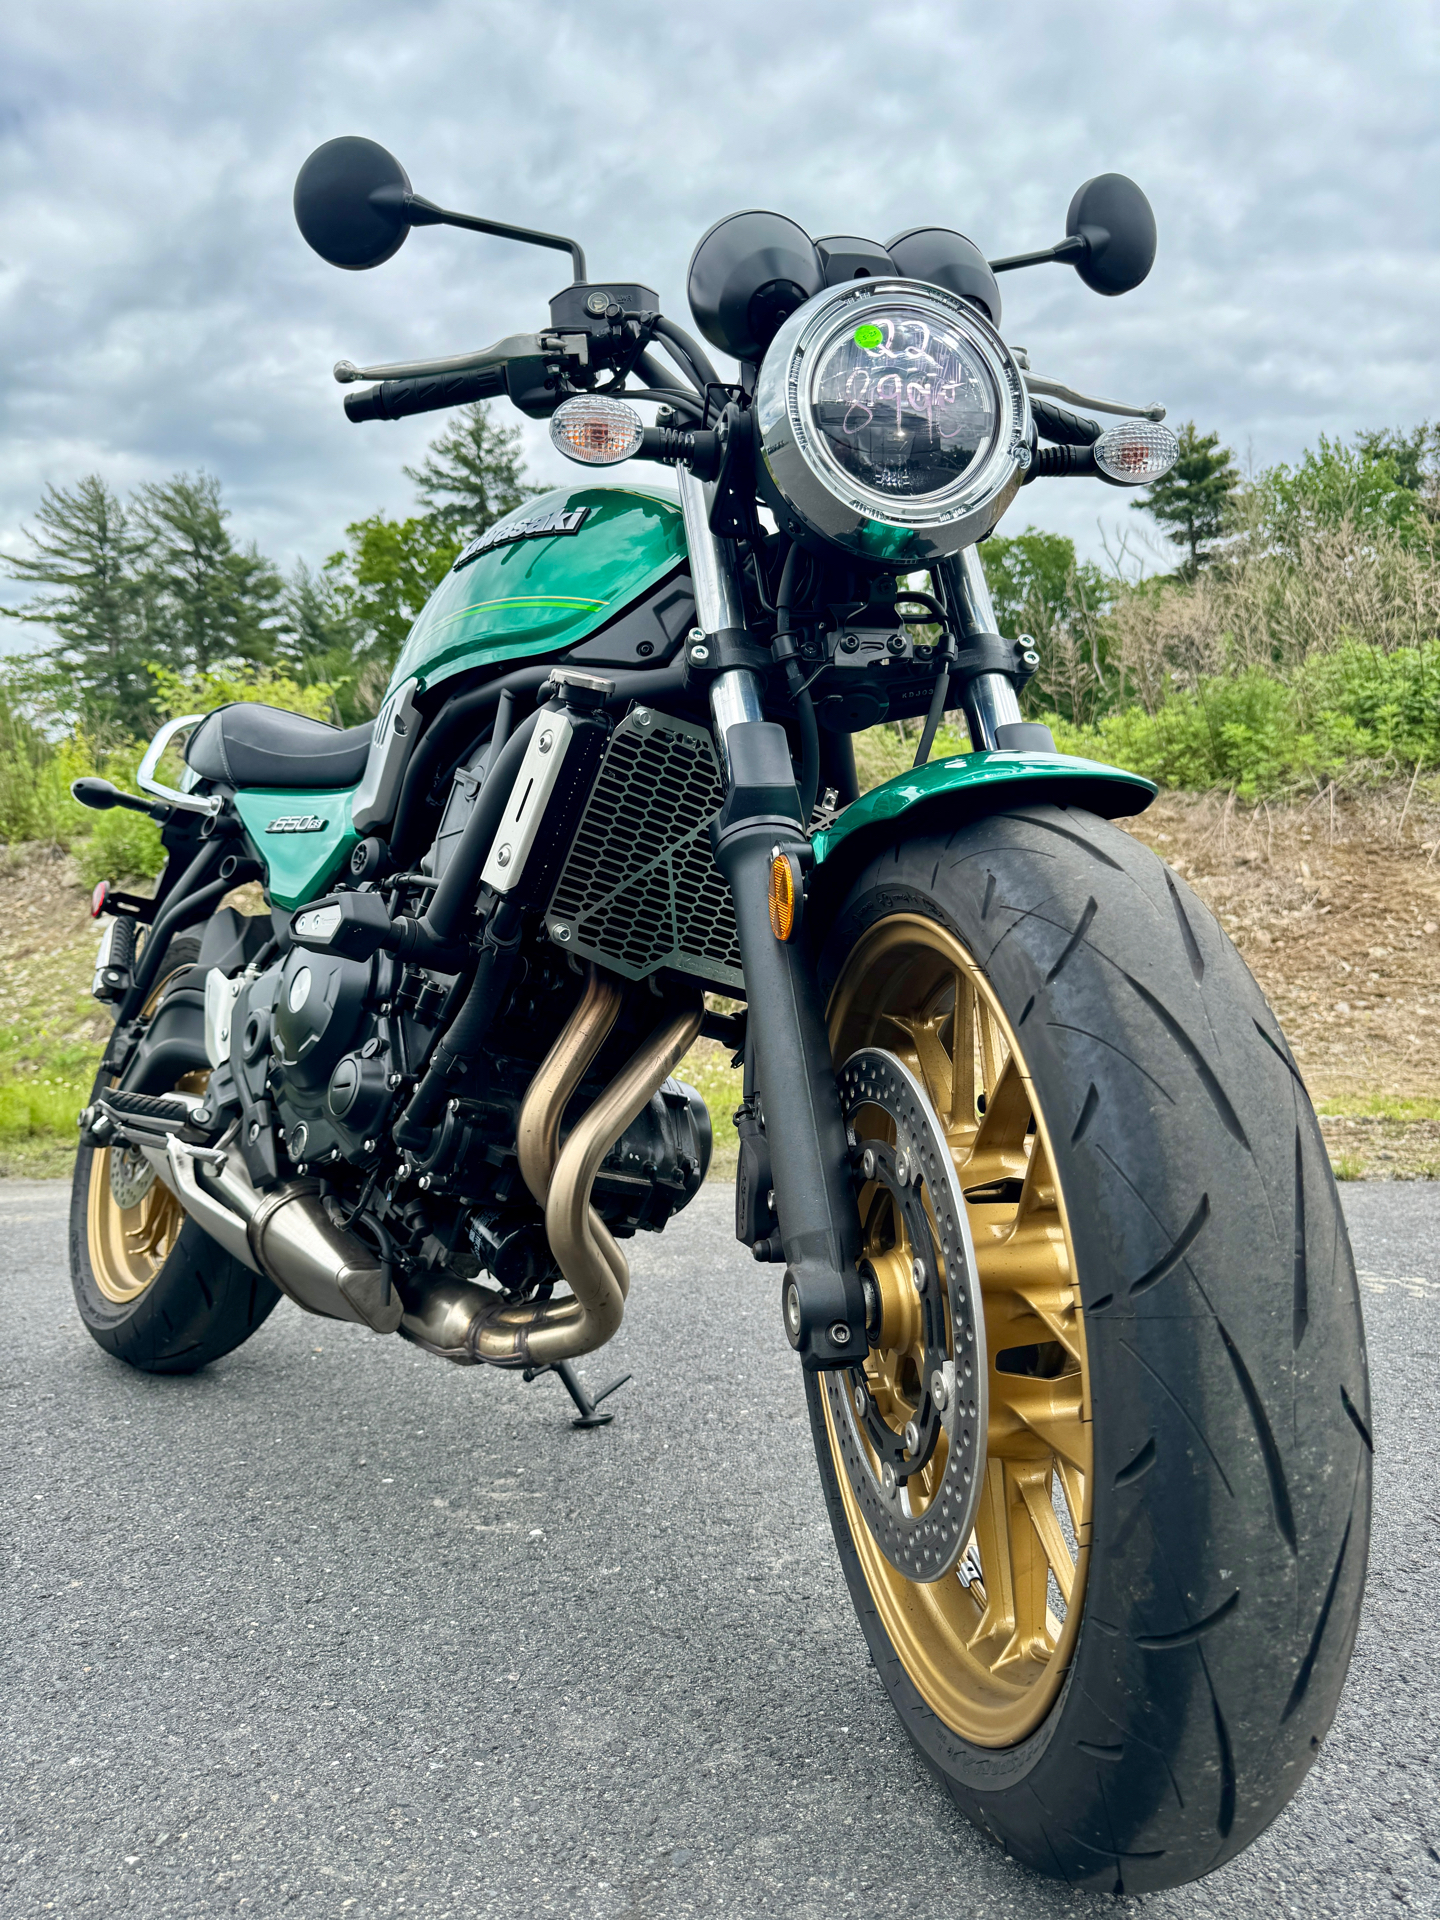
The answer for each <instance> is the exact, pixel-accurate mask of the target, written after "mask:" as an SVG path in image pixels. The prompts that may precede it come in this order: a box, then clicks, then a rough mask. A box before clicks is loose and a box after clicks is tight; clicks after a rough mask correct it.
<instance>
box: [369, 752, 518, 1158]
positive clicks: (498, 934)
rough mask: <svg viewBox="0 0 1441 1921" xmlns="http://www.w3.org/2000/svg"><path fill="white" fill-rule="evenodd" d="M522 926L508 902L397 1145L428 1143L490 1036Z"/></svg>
mask: <svg viewBox="0 0 1441 1921" xmlns="http://www.w3.org/2000/svg"><path fill="white" fill-rule="evenodd" d="M506 791H507V792H509V788H507V790H506ZM447 871H449V870H448V869H447ZM520 925H521V910H520V908H519V907H518V906H517V905H516V904H515V902H514V901H509V900H504V901H502V902H501V903H500V905H499V907H497V908H496V910H495V912H494V913H493V914H492V915H491V917H490V924H489V926H488V927H487V928H486V930H485V941H484V945H483V946H482V948H481V950H480V959H479V961H478V962H477V963H476V969H475V978H474V979H473V980H472V981H471V983H470V991H469V992H468V993H467V994H466V997H465V999H464V1000H463V1001H462V1002H461V1005H460V1012H459V1013H458V1014H457V1015H456V1017H455V1019H454V1020H453V1021H452V1022H451V1023H450V1026H449V1027H447V1028H446V1030H445V1032H444V1033H443V1034H442V1035H441V1037H440V1039H439V1040H438V1041H437V1042H436V1043H435V1047H434V1049H433V1050H432V1052H431V1056H430V1065H429V1066H428V1067H427V1068H426V1070H425V1072H424V1074H423V1075H422V1076H421V1078H420V1081H419V1083H418V1084H417V1086H416V1089H415V1092H414V1093H413V1094H412V1095H411V1097H410V1099H409V1101H408V1102H407V1103H406V1107H405V1112H404V1113H403V1114H402V1115H401V1117H400V1119H399V1120H398V1121H397V1122H396V1124H395V1128H394V1130H393V1135H392V1138H393V1139H394V1141H395V1144H396V1146H397V1147H400V1148H405V1149H408V1150H410V1151H411V1152H412V1153H418V1152H419V1151H420V1149H421V1148H423V1147H425V1146H426V1145H427V1144H428V1142H429V1140H430V1136H431V1132H432V1130H433V1128H434V1127H435V1124H436V1122H437V1121H438V1120H439V1118H440V1112H441V1109H442V1108H443V1107H444V1105H445V1100H446V1095H447V1093H448V1091H449V1089H450V1086H451V1083H452V1082H453V1081H454V1080H455V1079H456V1078H457V1077H458V1076H459V1075H460V1073H461V1072H462V1071H463V1069H464V1068H465V1065H466V1063H467V1062H468V1061H469V1060H470V1058H471V1057H472V1055H473V1054H474V1053H475V1050H476V1049H477V1048H478V1047H479V1046H480V1044H481V1042H482V1041H483V1040H484V1039H485V1036H486V1034H487V1033H488V1032H489V1031H490V1026H491V1023H492V1022H493V1021H494V1019H495V1017H496V1015H497V1014H498V1013H499V1011H500V1009H501V1007H502V1005H503V1004H504V1002H505V996H506V993H507V991H508V989H509V987H510V977H511V975H512V974H513V973H514V971H515V961H516V955H517V954H518V953H519V951H520Z"/></svg>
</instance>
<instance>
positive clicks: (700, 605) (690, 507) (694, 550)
mask: <svg viewBox="0 0 1441 1921" xmlns="http://www.w3.org/2000/svg"><path fill="white" fill-rule="evenodd" d="M675 476H676V481H677V483H678V484H679V486H680V509H681V513H682V514H683V515H684V516H685V538H686V546H687V547H688V548H689V550H690V577H691V580H692V582H693V583H694V585H695V614H696V624H697V625H698V626H699V628H700V630H701V632H702V633H703V634H719V633H723V632H724V631H725V629H726V628H727V627H744V626H745V624H746V623H745V603H744V601H743V600H742V599H741V591H740V583H739V581H738V580H737V579H736V572H735V557H734V554H733V552H732V549H731V544H730V542H729V541H728V540H717V538H716V536H715V535H714V534H713V533H712V532H711V530H710V507H709V504H708V503H707V501H706V497H705V487H704V485H703V484H702V483H701V482H700V481H699V480H697V479H696V477H695V475H694V474H693V473H692V472H691V470H690V468H689V467H685V466H680V467H677V468H676V470H675Z"/></svg>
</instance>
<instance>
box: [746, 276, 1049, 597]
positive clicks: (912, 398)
mask: <svg viewBox="0 0 1441 1921" xmlns="http://www.w3.org/2000/svg"><path fill="white" fill-rule="evenodd" d="M755 406H756V420H757V427H758V430H759V444H760V460H761V468H762V474H761V480H762V486H763V487H766V483H767V482H769V487H768V488H767V489H766V490H767V491H768V492H771V493H773V495H774V496H778V502H777V501H776V500H775V499H773V501H772V504H773V505H775V506H777V511H778V512H779V513H780V514H781V516H782V518H787V519H791V518H798V519H799V520H800V521H801V522H802V523H803V525H804V529H805V530H807V531H809V532H810V533H811V534H814V535H817V536H819V537H820V538H821V539H822V540H826V541H831V542H834V543H835V544H837V545H839V546H841V547H845V548H848V549H849V550H850V551H851V552H854V553H859V554H863V555H866V556H867V557H868V558H872V559H876V560H887V561H889V560H896V561H904V560H915V561H926V560H931V559H935V558H938V557H940V556H942V555H945V554H950V553H955V552H956V551H957V550H958V549H959V548H961V547H965V546H969V545H970V544H971V543H972V542H973V541H976V540H979V539H981V538H982V536H983V535H985V534H988V533H989V532H990V531H991V529H992V527H994V526H995V524H996V522H997V521H998V520H999V519H1000V517H1001V515H1002V513H1003V512H1004V511H1005V509H1006V507H1007V506H1008V505H1009V503H1010V501H1011V498H1012V496H1013V495H1014V493H1015V491H1016V488H1017V487H1018V486H1019V485H1020V481H1021V476H1022V473H1023V472H1024V470H1025V468H1026V467H1027V466H1029V464H1030V458H1031V453H1030V440H1031V418H1030V404H1029V401H1028V400H1027V397H1026V389H1025V384H1024V382H1023V380H1022V378H1021V373H1020V369H1019V368H1018V367H1017V365H1016V363H1015V361H1014V360H1013V359H1012V357H1011V355H1010V353H1009V352H1008V351H1007V349H1006V347H1005V344H1004V343H1003V341H1002V340H1001V338H1000V336H999V334H997V333H996V331H995V329H994V328H993V327H992V326H991V325H990V324H989V322H988V321H987V320H986V319H985V318H984V317H983V316H982V315H981V314H979V313H978V312H977V311H976V310H975V308H974V307H972V306H971V305H970V303H969V302H967V301H965V300H963V299H961V298H960V297H958V296H956V295H953V294H951V293H949V292H947V291H946V290H945V289H944V288H939V287H933V286H930V285H927V284H925V283H922V282H918V281H909V280H900V279H874V280H867V281H857V282H851V283H847V284H844V285H841V286H838V287H832V288H830V289H828V290H827V291H826V292H824V293H820V294H817V295H816V296H815V297H814V299H812V300H809V301H807V302H806V304H805V305H804V306H803V307H801V308H800V309H799V310H798V311H797V312H796V313H794V314H792V315H791V317H790V319H789V320H787V321H786V323H785V325H784V326H783V327H782V328H781V330H780V332H779V333H778V334H777V335H776V337H775V340H774V341H773V342H772V343H771V346H770V349H769V351H768V352H767V354H766V357H765V360H764V362H763V364H762V366H761V371H760V378H759V380H758V382H757V385H756V400H755Z"/></svg>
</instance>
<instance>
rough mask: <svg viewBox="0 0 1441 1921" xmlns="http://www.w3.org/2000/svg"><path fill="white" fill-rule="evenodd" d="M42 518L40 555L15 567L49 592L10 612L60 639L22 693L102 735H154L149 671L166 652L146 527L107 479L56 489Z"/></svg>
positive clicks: (15, 573)
mask: <svg viewBox="0 0 1441 1921" xmlns="http://www.w3.org/2000/svg"><path fill="white" fill-rule="evenodd" d="M35 520H36V526H35V527H34V528H26V529H25V530H24V532H25V538H26V539H27V540H28V541H29V543H30V552H29V553H27V554H20V555H18V556H15V557H13V558H12V559H11V560H10V561H9V564H8V570H9V573H10V576H11V578H12V579H14V580H23V581H30V582H33V583H35V584H36V585H37V586H40V587H43V588H44V589H46V591H45V592H44V593H42V594H37V595H36V596H35V598H34V599H32V600H29V601H27V602H26V603H25V605H24V606H22V607H13V608H4V609H0V612H4V613H6V614H8V615H9V616H10V617H11V618H12V619H16V620H23V621H27V622H30V623H33V624H34V625H36V626H41V627H48V628H49V629H50V630H51V632H52V633H54V634H55V635H56V636H57V637H58V638H57V641H56V644H55V645H53V646H50V647H42V648H41V649H39V650H38V651H37V653H36V654H35V656H34V657H33V658H32V660H31V661H29V662H28V663H23V664H22V665H20V666H19V667H18V668H17V669H16V671H15V673H14V675H13V678H14V680H15V682H16V685H17V691H19V692H21V693H23V694H26V695H29V696H30V697H31V698H32V699H38V700H39V701H40V703H41V705H42V706H44V707H47V708H50V709H51V710H52V711H54V712H55V713H57V714H58V715H59V716H61V717H62V718H63V719H65V720H66V721H69V722H71V723H74V722H77V721H78V722H80V723H82V724H83V725H85V726H86V727H87V728H89V729H90V730H91V731H93V732H97V733H100V734H114V733H121V734H131V735H133V734H138V733H142V732H144V731H145V730H146V728H147V726H148V724H149V723H150V721H151V720H152V718H153V712H154V709H153V700H152V687H151V682H150V676H149V674H148V673H147V672H146V671H145V668H146V662H147V661H148V660H150V659H152V658H154V656H155V653H156V646H155V636H154V634H153V632H152V631H151V628H152V622H151V619H150V615H151V612H152V605H151V602H152V596H151V593H150V589H149V583H148V580H147V578H146V573H145V568H144V559H145V552H146V547H147V539H146V536H145V534H144V531H143V530H142V529H141V528H140V527H139V526H138V525H137V523H136V520H135V517H134V515H133V514H132V513H131V512H130V511H129V510H128V509H127V508H126V506H125V504H124V502H123V501H121V500H120V499H119V498H118V496H116V495H115V494H113V493H112V492H111V491H110V489H109V487H107V486H106V484H105V482H104V481H103V480H102V479H101V478H100V476H99V475H98V474H88V475H86V477H85V478H84V479H83V480H81V481H79V482H78V483H77V484H76V485H75V486H74V487H73V488H70V489H68V490H67V489H66V488H63V487H50V486H47V487H46V489H45V492H44V495H43V497H42V499H41V502H40V506H39V509H38V511H37V513H36V515H35Z"/></svg>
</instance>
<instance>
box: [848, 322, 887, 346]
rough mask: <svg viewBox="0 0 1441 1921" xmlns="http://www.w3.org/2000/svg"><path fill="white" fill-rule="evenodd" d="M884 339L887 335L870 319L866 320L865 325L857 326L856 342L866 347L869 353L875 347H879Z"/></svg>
mask: <svg viewBox="0 0 1441 1921" xmlns="http://www.w3.org/2000/svg"><path fill="white" fill-rule="evenodd" d="M884 339H885V335H884V334H883V333H882V332H881V330H880V328H879V327H873V326H872V325H871V324H870V322H869V321H867V322H866V324H865V326H864V327H857V328H856V331H855V343H856V345H857V346H858V347H864V348H865V349H866V351H867V353H869V352H870V351H871V349H872V348H873V347H879V346H880V344H881V342H882V341H883V340H884Z"/></svg>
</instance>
